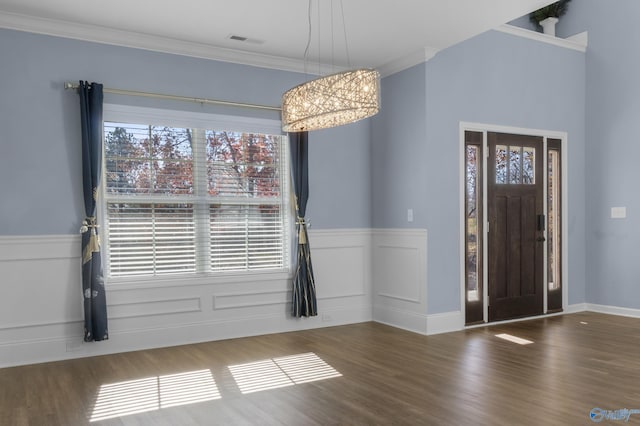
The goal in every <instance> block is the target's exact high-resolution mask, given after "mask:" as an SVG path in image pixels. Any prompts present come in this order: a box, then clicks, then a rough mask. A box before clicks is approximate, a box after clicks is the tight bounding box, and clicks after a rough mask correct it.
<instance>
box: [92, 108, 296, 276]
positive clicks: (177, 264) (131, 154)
mask: <svg viewBox="0 0 640 426" xmlns="http://www.w3.org/2000/svg"><path fill="white" fill-rule="evenodd" d="M104 135H105V158H104V163H105V180H104V185H103V186H104V214H105V225H106V230H105V236H106V239H107V250H106V252H107V265H108V268H107V270H108V273H109V275H110V276H112V277H119V276H141V275H166V274H176V273H207V272H224V271H251V270H264V269H284V268H286V267H287V265H286V261H287V259H288V256H287V242H288V235H287V229H288V226H287V212H288V208H287V203H286V199H287V196H288V190H287V187H286V177H287V176H288V169H287V168H286V165H287V161H285V158H286V157H285V150H286V137H285V136H282V135H270V134H266V133H259V132H241V131H229V130H219V129H199V128H179V127H170V126H163V125H155V124H134V123H123V122H113V121H107V122H105V124H104Z"/></svg>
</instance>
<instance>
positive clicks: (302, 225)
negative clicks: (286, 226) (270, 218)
mask: <svg viewBox="0 0 640 426" xmlns="http://www.w3.org/2000/svg"><path fill="white" fill-rule="evenodd" d="M296 224H297V225H298V244H307V227H308V226H311V221H309V220H308V219H305V218H304V217H300V216H298V218H297V219H296Z"/></svg>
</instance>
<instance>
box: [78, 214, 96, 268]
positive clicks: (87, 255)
mask: <svg viewBox="0 0 640 426" xmlns="http://www.w3.org/2000/svg"><path fill="white" fill-rule="evenodd" d="M89 230H92V232H91V233H90V234H89V244H87V246H86V247H85V248H84V250H82V263H83V264H85V263H87V262H90V261H91V258H92V257H93V253H100V239H99V237H98V225H97V224H96V218H95V217H93V216H90V217H87V218H86V219H85V220H83V221H82V226H81V227H80V233H81V234H84V233H85V232H88V231H89Z"/></svg>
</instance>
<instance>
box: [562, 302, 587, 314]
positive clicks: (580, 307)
mask: <svg viewBox="0 0 640 426" xmlns="http://www.w3.org/2000/svg"><path fill="white" fill-rule="evenodd" d="M587 306H588V304H587V303H575V304H573V305H569V306H567V309H565V310H564V312H563V313H565V314H575V313H577V312H584V311H588V309H587Z"/></svg>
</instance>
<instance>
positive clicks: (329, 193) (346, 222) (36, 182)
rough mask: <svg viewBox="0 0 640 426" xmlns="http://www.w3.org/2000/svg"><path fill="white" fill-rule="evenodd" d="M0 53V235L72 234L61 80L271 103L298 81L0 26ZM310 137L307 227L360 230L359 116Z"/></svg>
mask: <svg viewBox="0 0 640 426" xmlns="http://www.w3.org/2000/svg"><path fill="white" fill-rule="evenodd" d="M0 58H1V59H0V129H2V130H1V131H0V146H1V147H2V150H1V151H0V199H1V200H2V202H1V204H0V235H47V234H70V233H76V232H78V229H79V225H80V221H81V213H82V208H83V207H82V206H83V205H82V192H81V186H80V178H81V172H80V124H79V117H78V116H79V107H78V103H79V101H78V97H77V95H76V94H75V93H73V92H71V91H65V90H64V89H63V83H64V82H65V81H77V80H80V79H86V80H90V81H97V82H100V83H103V84H104V85H105V87H113V88H123V89H131V90H139V91H148V92H159V93H169V94H179V95H184V96H193V97H202V98H216V99H225V100H232V101H237V102H247V103H257V104H263V105H279V104H280V97H281V95H282V92H283V91H284V90H286V89H288V88H290V87H291V86H293V85H295V84H299V83H300V82H302V81H303V79H304V78H305V77H304V75H302V74H297V73H290V72H283V71H276V70H270V69H263V68H255V67H249V66H243V65H236V64H230V63H224V62H216V61H210V60H204V59H196V58H189V57H184V56H178V55H168V54H162V53H156V52H149V51H144V50H137V49H129V48H123V47H116V46H109V45H101V44H95V43H87V42H81V41H76V40H69V39H63V38H56V37H48V36H42V35H35V34H29V33H23V32H18V31H10V30H2V29H0ZM105 102H110V103H125V104H132V105H142V106H151V107H156V108H179V109H185V110H192V111H209V112H217V113H223V112H226V113H231V114H242V115H247V114H253V115H257V116H260V117H264V118H272V119H279V115H278V114H277V113H257V112H249V111H248V110H240V109H231V110H229V109H227V110H221V109H220V108H213V107H202V106H200V105H198V104H192V103H184V104H183V103H174V102H168V101H157V100H149V99H136V98H132V97H126V96H114V95H108V94H107V95H106V96H105ZM310 141H311V148H310V151H311V157H310V169H311V170H310V174H311V182H310V185H311V191H312V192H311V200H310V202H309V211H308V213H309V216H310V217H311V218H312V221H313V226H314V228H361V227H365V228H366V227H370V225H371V215H370V211H369V207H370V204H371V190H370V180H369V174H370V163H369V157H370V133H369V125H368V123H367V122H366V121H365V122H362V123H357V124H354V125H351V126H347V127H344V128H340V129H335V130H333V131H327V132H319V133H313V134H312V135H311V138H310ZM328 188H330V189H328ZM336 202H339V203H340V204H339V208H338V209H336V205H337V204H336Z"/></svg>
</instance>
